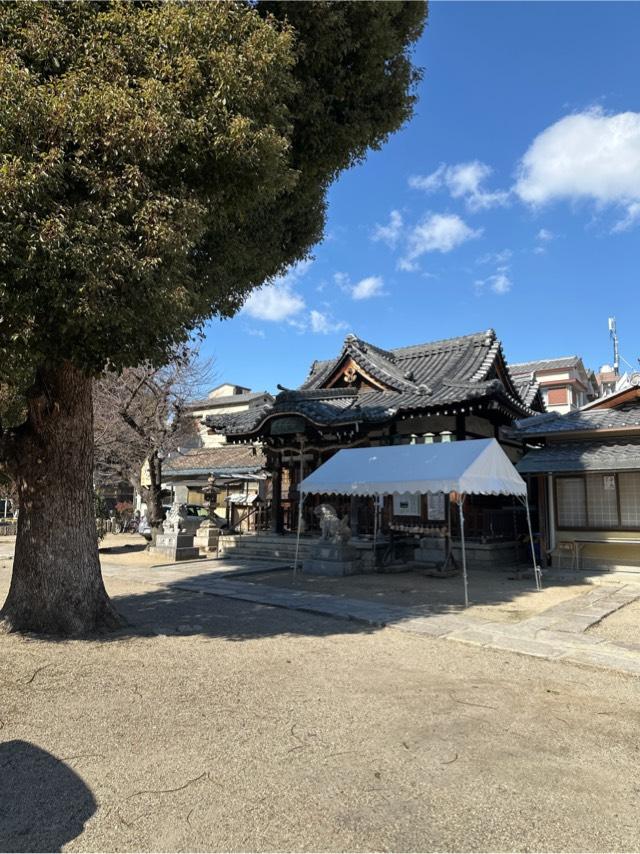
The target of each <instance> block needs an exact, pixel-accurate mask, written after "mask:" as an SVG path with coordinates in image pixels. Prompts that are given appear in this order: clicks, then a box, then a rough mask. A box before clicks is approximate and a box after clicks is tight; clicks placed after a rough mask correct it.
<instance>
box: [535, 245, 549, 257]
mask: <svg viewBox="0 0 640 854" xmlns="http://www.w3.org/2000/svg"><path fill="white" fill-rule="evenodd" d="M533 254H534V255H546V254H547V247H546V246H534V248H533Z"/></svg>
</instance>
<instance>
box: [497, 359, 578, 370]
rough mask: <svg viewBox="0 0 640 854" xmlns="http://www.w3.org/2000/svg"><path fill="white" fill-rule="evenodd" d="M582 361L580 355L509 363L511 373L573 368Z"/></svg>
mask: <svg viewBox="0 0 640 854" xmlns="http://www.w3.org/2000/svg"><path fill="white" fill-rule="evenodd" d="M581 362H582V359H581V358H580V356H560V357H559V358H558V359H539V360H537V361H535V362H515V363H511V364H510V365H509V368H510V370H511V373H512V374H532V373H535V372H536V371H561V370H562V369H563V368H575V367H577V366H578V365H580V363H581Z"/></svg>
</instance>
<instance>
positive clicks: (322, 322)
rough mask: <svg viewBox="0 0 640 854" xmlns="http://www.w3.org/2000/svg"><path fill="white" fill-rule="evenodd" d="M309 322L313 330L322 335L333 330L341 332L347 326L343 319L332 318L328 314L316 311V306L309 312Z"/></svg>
mask: <svg viewBox="0 0 640 854" xmlns="http://www.w3.org/2000/svg"><path fill="white" fill-rule="evenodd" d="M309 322H310V324H311V331H312V332H315V333H317V334H320V335H329V334H330V333H331V332H339V331H340V330H341V329H346V328H347V324H346V323H344V322H343V321H342V320H338V321H334V320H331V318H330V317H329V316H328V315H326V314H323V313H322V312H321V311H316V309H315V308H314V309H312V310H311V312H310V314H309Z"/></svg>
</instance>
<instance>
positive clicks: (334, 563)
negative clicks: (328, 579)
mask: <svg viewBox="0 0 640 854" xmlns="http://www.w3.org/2000/svg"><path fill="white" fill-rule="evenodd" d="M302 571H303V572H304V573H305V574H306V575H355V574H356V573H358V572H362V560H361V558H360V555H359V554H358V549H356V548H354V547H353V546H350V545H348V544H344V543H331V542H326V541H322V540H320V542H319V543H318V544H317V545H316V546H314V549H313V551H312V552H311V557H308V558H307V559H306V560H305V561H304V562H303V564H302Z"/></svg>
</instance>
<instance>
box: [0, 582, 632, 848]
mask: <svg viewBox="0 0 640 854" xmlns="http://www.w3.org/2000/svg"><path fill="white" fill-rule="evenodd" d="M7 584H8V572H6V571H5V572H1V571H0V600H1V599H2V598H3V595H4V593H5V592H6V589H7ZM108 586H109V589H110V592H111V594H112V596H114V597H116V602H117V604H118V607H119V608H120V609H121V611H122V612H123V613H124V614H126V615H127V617H128V619H129V620H130V622H131V624H132V625H131V627H130V629H129V630H127V631H124V632H122V633H121V634H119V635H117V636H114V637H111V638H104V639H102V640H97V641H68V642H53V641H43V640H31V639H24V638H20V637H18V636H6V635H5V636H0V680H1V681H2V685H3V690H2V693H1V694H0V737H1V738H2V744H0V768H2V769H3V771H2V773H1V774H0V850H3V851H4V850H17V851H22V850H40V851H42V850H55V849H56V848H57V849H59V848H60V847H62V848H63V850H68V851H105V850H106V851H207V850H209V851H294V850H295V851H305V850H308V851H332V850H335V851H343V850H349V851H387V850H397V851H480V850H491V851H512V850H523V851H527V850H554V851H635V850H638V849H639V848H640V828H639V826H638V821H637V802H638V794H639V791H640V784H639V782H638V780H639V778H638V771H637V767H638V758H639V743H640V737H639V735H638V733H639V732H640V681H638V680H635V679H633V678H629V677H623V676H618V675H615V674H613V673H607V672H599V671H591V670H588V669H580V668H577V667H573V666H571V665H567V664H558V663H552V662H548V661H540V660H537V659H532V658H524V657H519V656H516V655H509V654H502V653H497V652H491V651H486V650H480V649H476V648H472V647H465V646H461V645H457V644H451V643H448V642H445V641H438V640H432V639H428V638H422V637H414V636H411V635H408V634H404V633H401V632H396V631H393V630H391V629H384V630H377V631H374V630H371V629H368V628H365V627H364V626H361V625H358V624H353V623H344V622H339V621H334V620H330V619H325V618H321V617H316V616H312V615H305V614H302V613H297V612H292V611H284V610H279V609H273V608H267V607H264V606H256V605H249V604H247V603H241V602H237V601H231V600H225V599H221V598H216V597H211V596H205V595H200V594H191V593H185V592H181V591H177V590H174V591H167V590H159V589H157V588H153V587H147V586H145V585H142V584H131V583H128V582H123V581H118V580H116V579H113V578H112V579H109V580H108Z"/></svg>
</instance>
